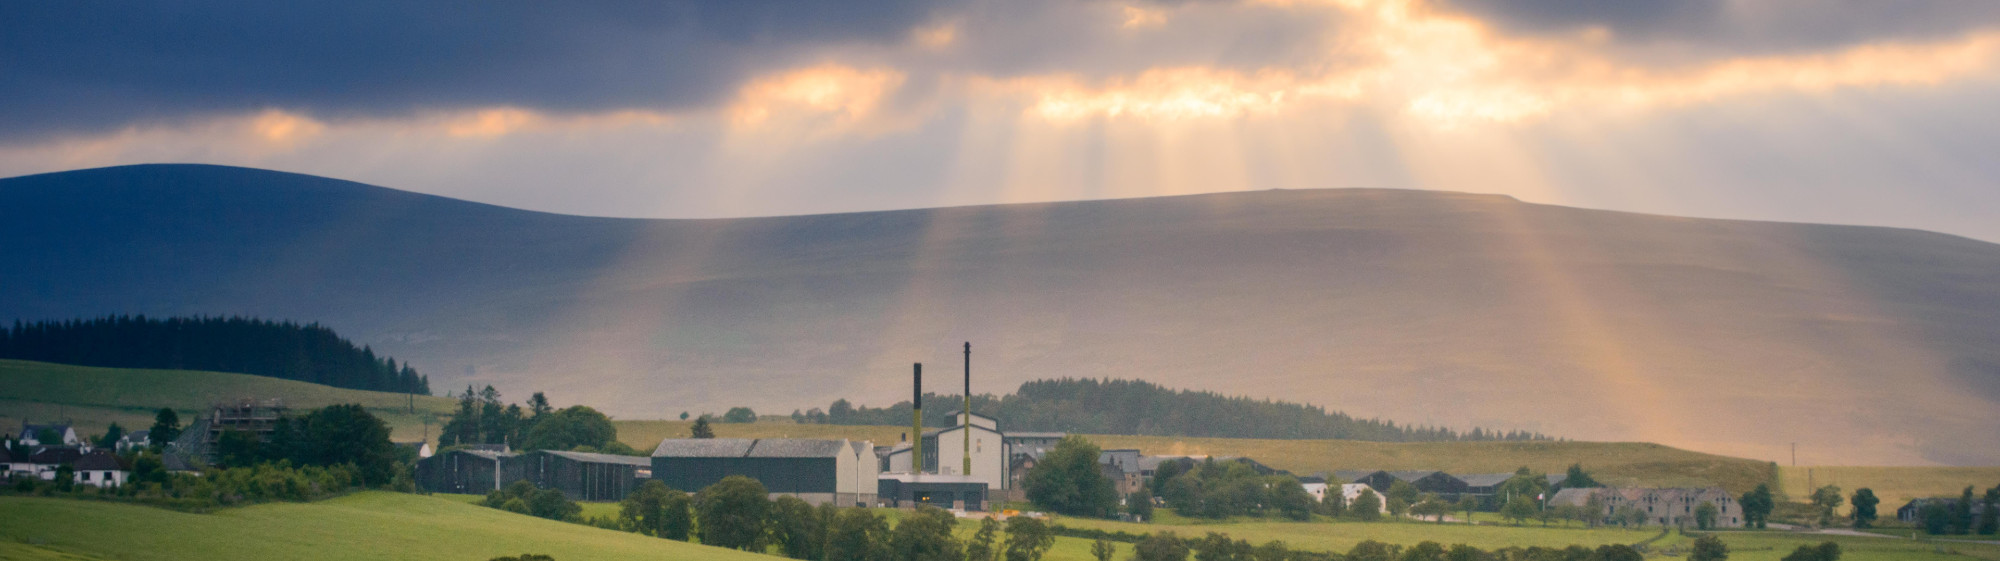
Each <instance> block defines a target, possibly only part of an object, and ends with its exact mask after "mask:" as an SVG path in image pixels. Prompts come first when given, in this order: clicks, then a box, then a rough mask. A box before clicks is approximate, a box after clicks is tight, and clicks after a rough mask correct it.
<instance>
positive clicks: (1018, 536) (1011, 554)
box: [1001, 435, 1073, 561]
mask: <svg viewBox="0 0 2000 561" xmlns="http://www.w3.org/2000/svg"><path fill="white" fill-rule="evenodd" d="M1072 436H1073V435H1072ZM1055 545H1056V534H1055V530H1054V529H1052V528H1049V525H1048V523H1046V522H1042V521H1041V520H1040V519H1036V518H1029V517H1026V516H1016V517H1013V518H1009V519H1007V546H1006V548H1005V549H1004V550H1003V551H1002V552H1001V557H1002V558H1004V559H1005V561H1041V559H1042V554H1044V553H1048V552H1049V548H1051V547H1054V546H1055Z"/></svg>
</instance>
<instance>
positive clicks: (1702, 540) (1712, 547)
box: [1688, 534, 1729, 561]
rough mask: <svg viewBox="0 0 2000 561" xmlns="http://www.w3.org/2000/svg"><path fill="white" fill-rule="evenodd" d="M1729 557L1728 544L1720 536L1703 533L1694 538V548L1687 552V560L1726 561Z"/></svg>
mask: <svg viewBox="0 0 2000 561" xmlns="http://www.w3.org/2000/svg"><path fill="white" fill-rule="evenodd" d="M1727 559H1729V545H1728V544H1724V543H1722V538H1718V537H1715V535H1713V534H1710V535H1705V536H1702V537H1699V538H1695V540H1694V548H1693V550H1692V551H1689V552H1688V561H1726V560H1727Z"/></svg>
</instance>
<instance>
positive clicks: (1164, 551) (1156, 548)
mask: <svg viewBox="0 0 2000 561" xmlns="http://www.w3.org/2000/svg"><path fill="white" fill-rule="evenodd" d="M1187 558H1188V547H1187V543H1185V542H1182V541H1181V539H1180V537H1179V536H1175V535H1174V533H1173V532H1168V531H1159V532H1153V533H1151V534H1147V535H1146V537H1145V538H1144V539H1141V540H1139V543H1137V544H1134V545H1133V546H1132V561H1187Z"/></svg>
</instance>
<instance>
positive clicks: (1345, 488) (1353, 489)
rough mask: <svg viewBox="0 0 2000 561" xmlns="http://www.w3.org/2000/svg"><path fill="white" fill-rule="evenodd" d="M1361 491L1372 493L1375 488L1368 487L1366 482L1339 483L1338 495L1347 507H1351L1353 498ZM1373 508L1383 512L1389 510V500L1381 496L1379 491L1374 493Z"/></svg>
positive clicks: (1358, 495) (1357, 496) (1359, 495)
mask: <svg viewBox="0 0 2000 561" xmlns="http://www.w3.org/2000/svg"><path fill="white" fill-rule="evenodd" d="M1362 491H1367V492H1370V493H1374V492H1375V488H1373V487H1369V486H1368V484H1366V483H1345V484H1341V486H1340V497H1341V499H1343V500H1345V501H1346V503H1345V504H1346V505H1347V507H1348V508H1353V507H1354V499H1357V498H1360V497H1361V492H1362ZM1375 508H1376V510H1379V511H1381V512H1384V513H1386V512H1389V501H1388V500H1387V499H1384V498H1382V495H1381V494H1380V493H1377V494H1376V495H1375Z"/></svg>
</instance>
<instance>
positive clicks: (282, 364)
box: [0, 315, 431, 395]
mask: <svg viewBox="0 0 2000 561" xmlns="http://www.w3.org/2000/svg"><path fill="white" fill-rule="evenodd" d="M0 358H9V359H18V360H33V361H40V362H55V363H62V364H75V365H81V366H100V367H107V368H151V369H162V370H209V371H215V372H235V373H240V374H254V375H258V376H269V377H272V378H283V379H286V380H298V381H301V382H312V383H315V384H324V385H328V386H333V387H336V388H347V389H355V390H373V391H384V392H397V393H414V394H422V395H430V393H431V389H430V379H429V378H428V377H426V376H424V375H422V374H418V373H417V371H416V369H414V368H411V367H410V365H408V364H401V365H399V364H397V363H396V360H395V359H393V358H389V357H387V356H376V354H375V351H374V350H373V349H370V348H368V347H367V346H361V347H356V346H355V345H354V343H353V342H351V341H348V340H347V339H343V338H341V337H340V335H339V334H336V333H334V332H333V330H332V329H328V328H326V327H323V326H321V325H319V324H316V323H309V324H304V325H300V324H297V323H292V322H289V321H286V322H276V321H269V320H261V319H252V318H243V317H228V318H223V317H171V318H165V319H159V318H148V317H146V316H143V315H142V316H124V315H119V316H106V317H101V318H93V319H82V320H68V321H38V322H34V323H22V322H20V321H15V322H14V326H13V327H11V328H7V329H0Z"/></svg>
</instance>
